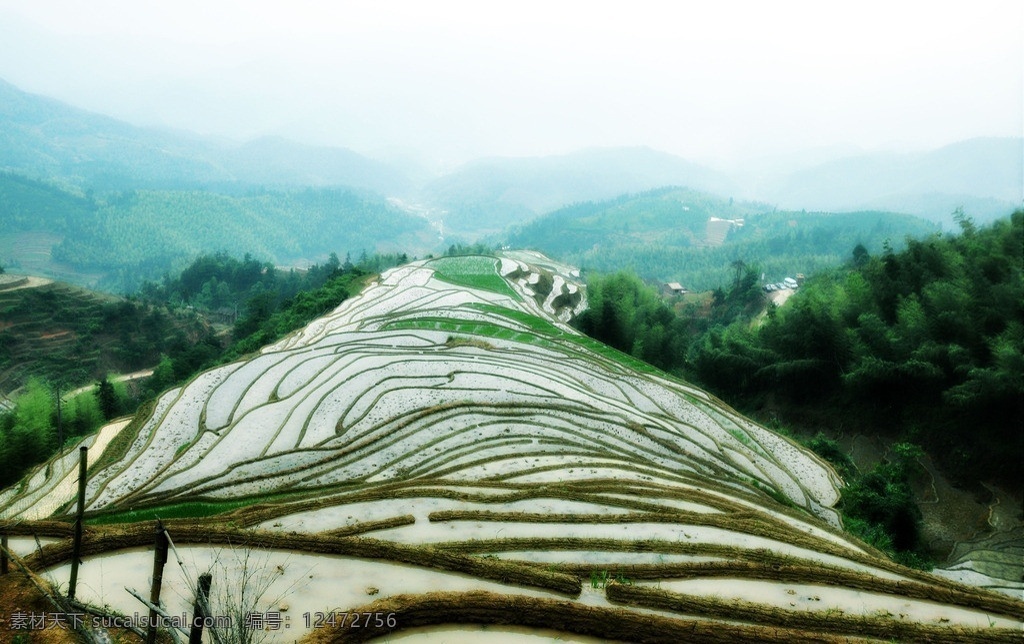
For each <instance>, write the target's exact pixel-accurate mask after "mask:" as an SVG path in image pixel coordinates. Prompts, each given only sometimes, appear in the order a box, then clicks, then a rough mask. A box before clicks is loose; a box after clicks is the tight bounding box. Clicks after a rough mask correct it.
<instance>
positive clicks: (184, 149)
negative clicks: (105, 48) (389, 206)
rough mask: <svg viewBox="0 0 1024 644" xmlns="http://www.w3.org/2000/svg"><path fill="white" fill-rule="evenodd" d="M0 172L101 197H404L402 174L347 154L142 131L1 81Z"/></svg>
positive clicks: (279, 142)
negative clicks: (312, 191)
mask: <svg viewBox="0 0 1024 644" xmlns="http://www.w3.org/2000/svg"><path fill="white" fill-rule="evenodd" d="M0 168H5V169H8V170H13V171H17V172H21V173H24V174H27V175H29V176H33V177H37V178H44V179H48V178H61V179H64V180H67V181H70V182H71V183H74V184H76V185H79V186H80V187H82V188H83V189H86V188H91V189H95V190H101V191H109V190H113V191H117V190H133V189H189V188H214V189H221V190H223V189H226V188H227V189H230V188H232V187H233V188H234V190H235V191H237V190H239V189H243V190H244V189H245V187H246V186H249V187H254V186H256V187H258V186H267V187H288V186H314V187H322V186H350V187H355V188H363V189H369V190H373V191H376V192H380V193H385V194H387V193H392V192H402V191H405V190H407V189H408V181H407V179H405V177H404V176H403V175H402V173H400V172H398V171H396V170H394V169H393V168H391V167H389V166H388V165H386V164H384V163H382V162H379V161H374V160H371V159H368V158H366V157H364V156H362V155H360V154H357V153H356V152H353V151H351V150H347V149H344V148H326V147H315V146H308V145H302V144H299V143H294V142H291V141H285V140H284V139H277V138H262V139H256V140H254V141H248V142H245V143H241V144H239V143H234V142H229V141H225V140H221V139H216V138H213V137H203V136H200V135H197V134H193V133H190V132H183V131H178V130H169V129H160V128H149V127H138V126H135V125H131V124H129V123H126V122H124V121H119V120H117V119H113V118H110V117H107V116H104V115H101V114H96V113H93V112H89V111H86V110H82V109H79V108H76V107H73V106H70V105H68V104H66V103H62V102H60V101H57V100H54V99H50V98H47V97H44V96H38V95H35V94H29V93H27V92H23V91H21V90H19V89H18V88H16V87H15V86H13V85H11V84H9V83H7V82H4V81H3V80H0Z"/></svg>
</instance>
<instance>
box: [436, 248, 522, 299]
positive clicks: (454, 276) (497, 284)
mask: <svg viewBox="0 0 1024 644" xmlns="http://www.w3.org/2000/svg"><path fill="white" fill-rule="evenodd" d="M497 263H498V260H497V259H495V258H494V257H487V256H484V255H462V256H458V257H439V258H438V259H435V260H433V261H431V262H430V263H429V264H427V266H429V267H430V268H432V269H434V275H435V276H436V277H437V278H438V279H440V280H443V281H445V282H448V283H449V284H457V285H458V286H468V287H470V288H479V289H483V290H486V291H492V292H494V293H500V294H501V295H508V296H509V297H511V298H513V299H516V300H518V299H520V297H519V295H518V294H517V293H516V292H515V291H513V290H512V287H511V286H509V285H508V282H506V281H505V280H504V279H503V278H502V277H501V275H499V274H498V266H497Z"/></svg>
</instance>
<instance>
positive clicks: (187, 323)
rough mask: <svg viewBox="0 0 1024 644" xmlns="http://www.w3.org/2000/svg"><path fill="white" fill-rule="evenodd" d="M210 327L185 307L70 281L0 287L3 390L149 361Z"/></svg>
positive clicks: (75, 380) (71, 380) (70, 382)
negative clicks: (169, 306)
mask: <svg viewBox="0 0 1024 644" xmlns="http://www.w3.org/2000/svg"><path fill="white" fill-rule="evenodd" d="M210 333H211V330H210V329H209V325H207V324H206V323H205V322H204V321H203V320H202V319H200V318H199V317H197V316H196V315H193V314H190V313H189V312H188V311H186V310H178V311H171V310H168V309H167V308H165V307H161V306H151V305H148V304H145V303H142V302H139V301H132V300H125V299H121V298H116V297H112V296H106V295H101V294H98V293H95V292H91V291H86V290H84V289H79V288H76V287H72V286H68V285H66V284H58V283H54V284H47V285H43V286H39V287H36V288H25V289H15V290H7V291H0V393H7V392H11V391H13V390H16V389H17V388H19V387H21V386H22V385H24V384H25V383H26V382H27V381H28V380H29V378H32V377H37V378H43V379H45V380H48V381H50V382H53V383H57V384H62V385H64V386H68V387H70V386H78V385H81V384H83V383H86V382H89V381H90V380H94V379H97V378H100V377H101V376H103V375H104V374H106V373H110V372H115V373H126V372H131V371H135V370H137V369H144V368H148V367H152V366H153V365H154V364H156V362H157V361H158V360H159V359H160V355H161V353H162V352H167V351H170V350H172V347H176V346H181V347H186V346H190V345H191V344H192V343H194V342H196V341H199V340H200V338H202V337H204V336H205V335H208V334H210Z"/></svg>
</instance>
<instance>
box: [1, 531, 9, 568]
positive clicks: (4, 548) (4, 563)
mask: <svg viewBox="0 0 1024 644" xmlns="http://www.w3.org/2000/svg"><path fill="white" fill-rule="evenodd" d="M6 574H7V533H6V532H5V533H3V534H2V535H0V575H6Z"/></svg>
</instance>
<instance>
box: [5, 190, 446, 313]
mask: <svg viewBox="0 0 1024 644" xmlns="http://www.w3.org/2000/svg"><path fill="white" fill-rule="evenodd" d="M436 243H437V242H436V241H435V239H434V234H433V233H432V232H431V231H430V228H429V224H428V223H427V221H426V220H425V219H423V218H422V217H418V216H415V215H411V214H409V213H406V212H404V211H402V210H400V209H399V208H397V207H395V206H392V205H391V204H389V203H388V202H387V201H386V200H385V199H384V198H383V197H380V196H378V195H375V194H373V193H368V192H363V191H357V190H353V189H348V188H315V189H314V188H307V189H301V190H291V191H279V192H271V191H266V190H251V191H249V192H248V193H247V194H244V195H230V194H218V193H215V192H207V191H155V190H144V191H129V192H114V193H105V194H102V195H94V194H92V193H81V194H79V193H77V192H75V191H74V190H73V189H65V188H62V187H60V186H56V185H52V184H48V183H45V182H41V181H35V180H31V179H27V178H25V177H21V176H18V175H14V174H10V173H7V174H0V253H2V255H0V263H3V264H5V265H8V266H11V267H13V268H14V270H17V269H18V268H19V264H20V263H21V262H33V266H31V268H33V269H34V270H36V272H42V273H47V272H49V273H50V274H54V275H56V276H57V277H59V278H60V279H65V280H67V279H72V280H75V279H76V278H78V279H77V281H78V282H79V283H86V282H88V283H89V285H91V286H94V287H98V288H101V289H103V290H108V291H114V292H122V293H131V292H133V291H135V290H136V289H137V288H139V286H140V285H141V284H142V282H144V281H146V280H154V279H159V277H160V276H161V275H163V274H164V273H165V272H167V271H177V270H181V269H183V268H184V267H185V265H186V264H187V262H188V261H190V260H191V259H192V258H194V257H196V256H197V255H199V254H202V253H212V252H216V251H224V252H227V253H229V254H232V255H235V256H240V255H242V254H244V253H250V254H251V255H252V256H254V257H258V258H260V259H261V260H263V261H264V262H273V263H275V264H287V263H290V262H296V263H300V264H308V263H310V260H315V259H321V260H322V258H324V257H326V256H327V255H328V253H330V252H332V251H337V250H339V249H340V250H342V251H343V252H351V253H359V252H363V251H368V252H369V253H371V254H372V253H376V252H398V251H399V250H400V249H406V248H408V249H413V250H415V251H417V252H424V251H428V250H432V249H433V246H434V245H435V244H436ZM37 246H38V247H40V248H35V247H37ZM30 247H31V252H32V254H33V255H34V256H33V257H31V258H27V257H26V254H27V253H28V252H29V248H30ZM40 255H42V256H43V257H39V256H40ZM95 276H99V277H98V278H97V277H95ZM94 279H98V281H95V282H94V281H93V280H94Z"/></svg>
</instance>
